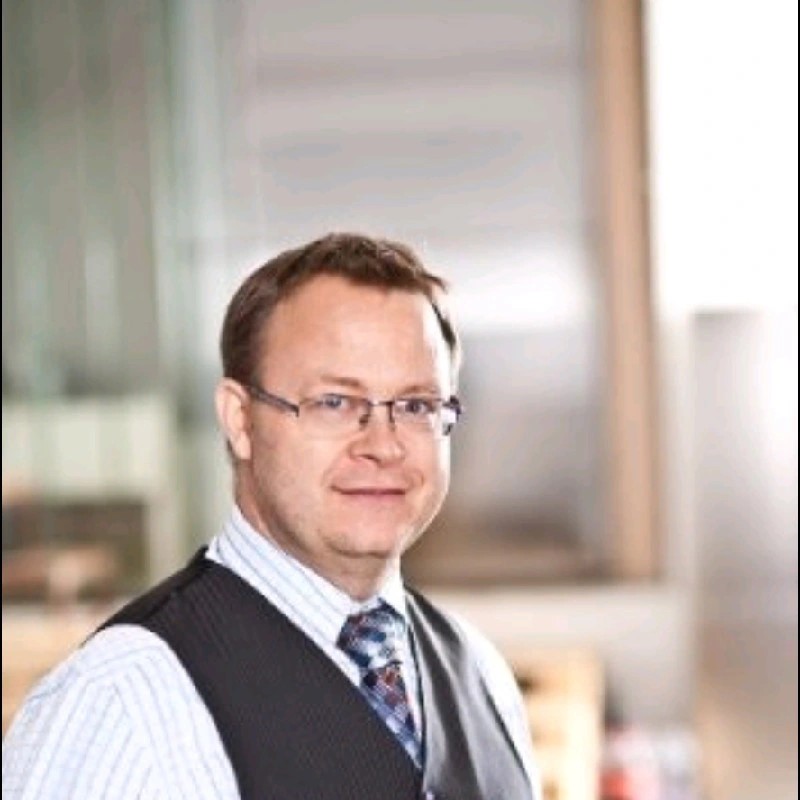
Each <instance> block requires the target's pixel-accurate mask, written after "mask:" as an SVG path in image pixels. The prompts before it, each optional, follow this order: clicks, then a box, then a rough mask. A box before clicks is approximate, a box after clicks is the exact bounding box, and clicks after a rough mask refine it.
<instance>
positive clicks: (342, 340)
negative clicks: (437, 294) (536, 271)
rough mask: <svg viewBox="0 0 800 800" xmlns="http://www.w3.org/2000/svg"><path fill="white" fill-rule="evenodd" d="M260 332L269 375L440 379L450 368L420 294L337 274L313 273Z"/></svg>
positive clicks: (429, 308) (367, 382)
mask: <svg viewBox="0 0 800 800" xmlns="http://www.w3.org/2000/svg"><path fill="white" fill-rule="evenodd" d="M263 335H264V339H263V342H262V344H263V345H264V347H263V350H262V352H263V354H264V356H263V359H262V371H264V370H266V371H268V372H269V374H270V377H273V376H276V375H277V376H279V377H283V378H286V377H291V378H293V379H297V380H313V379H314V378H315V377H318V376H320V375H330V374H340V375H341V377H346V378H348V379H355V380H359V381H361V382H363V383H364V384H365V385H372V384H375V383H376V382H377V383H380V382H382V381H383V382H385V383H387V384H388V383H393V382H401V383H402V382H404V381H427V382H433V381H435V382H436V383H437V384H441V383H442V381H445V380H446V373H447V372H448V371H449V360H450V359H449V351H448V348H447V344H446V343H445V341H444V337H443V335H442V332H441V329H440V327H439V321H438V319H437V317H436V314H435V312H434V310H433V308H432V306H431V304H430V302H429V301H428V299H427V298H426V297H425V296H424V295H422V294H418V293H412V292H408V291H402V290H395V289H383V288H379V287H371V286H361V285H357V284H354V283H352V282H350V281H348V280H346V279H344V278H339V277H334V276H328V275H323V276H318V277H316V278H314V279H312V280H311V281H309V282H308V283H307V284H304V285H303V286H301V287H300V288H298V289H297V290H296V291H295V292H294V293H293V294H291V295H290V296H289V297H288V298H287V299H285V300H283V301H282V302H281V303H279V304H278V306H277V307H276V308H275V310H274V312H273V314H272V316H271V317H270V319H269V321H268V322H267V325H266V328H265V331H264V332H263Z"/></svg>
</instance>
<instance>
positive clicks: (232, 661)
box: [103, 551, 531, 800]
mask: <svg viewBox="0 0 800 800" xmlns="http://www.w3.org/2000/svg"><path fill="white" fill-rule="evenodd" d="M408 608H409V615H410V619H411V625H412V630H413V634H414V641H415V645H416V655H417V661H418V667H419V674H420V681H421V688H422V700H423V717H424V720H425V751H426V752H425V766H424V770H423V771H422V772H420V771H419V770H418V769H417V768H416V767H415V766H414V764H413V762H412V761H411V759H410V758H409V757H408V756H407V754H406V752H405V750H404V749H403V748H402V747H401V745H400V744H399V743H398V742H397V740H396V739H395V738H394V736H393V735H392V733H391V732H390V731H389V729H388V728H387V727H386V725H385V724H384V723H383V721H382V720H381V719H380V718H379V717H378V716H377V714H376V713H375V712H374V711H373V710H372V708H371V707H370V706H369V705H368V703H367V702H366V701H365V699H364V698H363V697H362V695H361V693H360V692H359V690H358V688H357V687H355V686H354V685H353V684H352V683H351V682H350V681H349V680H348V679H347V677H346V676H345V675H344V674H343V673H342V672H341V670H340V669H339V668H338V667H337V666H336V665H335V664H333V663H332V662H331V660H330V659H329V658H328V657H327V656H326V655H325V654H324V653H323V652H322V651H321V650H320V649H319V648H318V647H317V646H316V645H315V644H314V643H313V642H312V641H311V640H310V639H309V638H308V637H307V636H306V635H305V634H304V633H302V632H301V631H300V630H299V629H298V628H296V627H295V626H294V625H293V624H292V623H291V622H290V621H289V620H288V619H286V617H285V616H283V614H281V613H280V612H279V611H278V610H277V609H276V608H275V607H274V606H273V605H272V604H271V603H270V602H269V601H268V600H266V598H264V597H263V596H262V595H261V594H259V593H258V592H257V591H256V590H255V589H253V588H252V587H251V586H250V585H249V584H248V583H246V582H245V581H244V580H242V579H241V578H239V577H238V576H237V575H235V574H234V573H233V572H231V571H230V570H228V569H227V568H225V567H222V566H220V565H218V564H216V563H214V562H212V561H209V560H208V559H206V558H204V557H203V553H202V551H201V553H199V554H198V556H197V557H195V558H194V559H193V560H192V562H191V563H190V564H189V565H188V566H187V567H186V568H185V569H183V570H182V571H180V572H178V573H177V574H176V575H174V576H172V577H171V578H169V579H167V580H166V581H165V582H164V583H162V584H160V585H159V586H157V587H156V588H154V589H152V590H151V591H149V592H147V593H146V594H144V595H143V596H142V597H140V598H138V599H137V600H134V601H133V602H132V603H130V604H129V605H127V606H126V607H125V608H123V609H122V610H121V611H119V612H118V613H117V614H115V615H114V616H113V617H112V618H111V619H110V620H109V621H108V622H106V623H105V625H104V626H103V627H108V626H110V625H114V624H119V623H128V624H138V625H142V626H143V627H145V628H147V629H149V630H151V631H152V632H153V633H155V634H157V635H158V636H160V637H161V638H162V639H163V640H164V641H165V642H166V643H167V644H168V645H169V646H170V648H171V649H172V650H173V651H174V652H175V654H176V655H177V656H178V658H179V659H180V661H181V663H182V664H183V666H184V668H185V669H186V671H187V672H188V674H189V675H190V676H191V678H192V680H193V681H194V684H195V686H196V687H197V690H198V692H199V693H200V696H201V697H202V698H203V701H204V702H205V704H206V705H207V707H208V709H209V711H210V712H211V715H212V717H213V718H214V721H215V723H216V726H217V729H218V731H219V733H220V737H221V739H222V742H223V744H224V746H225V750H226V752H227V754H228V757H229V758H230V761H231V764H232V765H233V769H234V772H235V774H236V777H237V780H238V784H239V791H240V793H241V796H242V798H244V799H245V800H420V799H421V798H430V799H431V800H433V799H434V798H435V800H530V798H531V791H530V787H529V784H528V781H527V778H526V775H525V772H524V770H523V768H522V765H521V762H520V760H519V757H518V755H517V753H516V750H515V749H514V747H513V745H512V744H511V741H510V739H509V737H508V734H507V732H506V730H505V727H504V726H503V724H502V722H501V721H500V718H499V716H498V713H497V710H496V708H495V706H494V704H493V702H492V700H491V697H490V695H489V693H488V691H487V689H486V686H485V685H484V682H483V680H482V678H481V676H480V674H479V672H478V670H477V668H476V666H475V664H474V662H473V660H472V658H471V657H470V654H469V650H468V646H467V644H466V642H465V641H464V639H463V637H462V635H461V634H460V633H459V631H458V630H457V628H456V627H454V626H453V624H452V623H451V622H450V621H449V620H448V619H447V618H446V617H445V616H443V615H442V614H441V613H440V612H439V611H437V610H436V609H435V608H433V607H432V606H431V605H430V603H428V602H427V601H426V600H424V598H422V597H421V596H419V595H417V594H416V593H411V592H409V594H408Z"/></svg>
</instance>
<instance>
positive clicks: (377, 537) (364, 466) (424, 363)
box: [239, 276, 453, 583]
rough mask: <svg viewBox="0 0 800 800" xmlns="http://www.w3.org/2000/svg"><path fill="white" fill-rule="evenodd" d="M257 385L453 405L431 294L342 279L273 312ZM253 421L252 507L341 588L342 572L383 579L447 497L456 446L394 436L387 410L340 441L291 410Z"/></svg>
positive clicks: (291, 394) (251, 413)
mask: <svg viewBox="0 0 800 800" xmlns="http://www.w3.org/2000/svg"><path fill="white" fill-rule="evenodd" d="M259 380H260V382H261V384H262V386H263V388H265V389H266V390H267V391H269V392H271V393H273V394H277V395H280V396H281V397H284V398H286V399H289V400H291V401H292V402H295V403H296V402H298V401H300V400H303V399H305V398H308V397H312V396H316V395H319V394H323V393H328V392H333V393H341V394H351V395H361V396H364V397H369V398H372V399H376V400H385V399H392V398H396V397H407V396H409V395H412V396H420V395H422V396H434V397H443V398H447V397H449V396H450V394H451V393H452V388H453V387H452V385H451V381H452V377H451V362H450V356H449V352H448V349H447V345H446V343H445V341H444V339H443V337H442V334H441V331H440V328H439V324H438V321H437V319H436V316H435V314H434V312H433V309H432V308H431V306H430V304H429V302H428V301H427V299H426V298H425V297H424V296H422V295H418V294H412V293H409V292H402V291H385V290H382V289H375V288H371V287H363V286H357V285H354V284H352V283H350V282H348V281H346V280H344V279H342V278H337V277H332V276H319V277H317V278H314V279H313V280H312V281H310V282H309V283H308V284H306V285H305V286H303V287H301V288H300V289H299V290H298V291H297V292H296V293H295V294H293V295H292V296H291V297H290V298H289V299H287V300H286V301H284V302H282V303H281V304H279V305H278V307H277V308H276V309H275V311H274V313H273V315H272V317H271V319H270V321H269V322H268V324H267V329H266V336H265V339H264V357H263V363H262V368H261V370H260V372H259ZM244 414H245V419H246V420H247V423H248V424H247V428H248V440H247V448H246V449H245V450H244V451H243V452H244V454H245V455H246V456H247V458H246V460H245V463H244V464H242V465H241V468H242V469H243V470H245V476H244V477H245V480H244V481H241V482H240V494H244V495H246V496H240V498H239V502H240V504H241V505H242V506H243V510H244V511H245V513H246V514H248V511H249V516H250V517H251V521H252V522H255V523H256V524H257V526H258V527H261V528H262V530H264V529H265V530H266V531H268V532H269V534H270V535H271V536H272V537H273V538H274V539H275V540H276V541H277V542H278V543H279V544H280V545H281V546H282V547H283V548H284V549H286V550H287V551H289V552H290V553H292V554H293V555H294V556H295V557H297V558H298V559H299V560H301V561H302V562H304V563H306V564H307V565H309V566H311V567H312V568H313V569H315V570H316V571H317V572H319V573H320V574H322V575H325V576H326V577H328V578H329V579H331V580H333V582H335V583H339V581H337V577H339V576H340V573H342V572H344V573H352V574H360V573H362V572H367V573H369V572H370V571H372V572H374V573H375V574H378V573H382V572H383V571H384V570H385V568H386V567H387V565H390V564H392V563H394V562H395V561H396V559H397V558H399V556H400V554H401V553H402V552H403V551H404V550H405V549H406V548H407V547H408V546H409V545H410V544H411V543H412V542H413V541H414V540H415V539H416V538H417V536H419V534H420V533H421V532H422V531H423V530H424V529H425V527H426V526H427V525H428V523H429V522H430V521H431V519H432V518H433V516H434V515H435V514H436V512H437V511H438V509H439V507H440V505H441V503H442V500H443V499H444V496H445V493H446V491H447V485H448V480H449V461H450V452H449V443H448V441H447V439H443V438H437V436H436V435H434V434H433V433H431V432H429V431H427V430H414V429H412V430H407V429H406V428H405V427H404V426H402V425H401V426H398V427H397V428H394V427H393V426H392V425H391V424H390V423H389V420H388V416H387V412H386V409H385V408H382V407H381V408H376V409H374V410H373V413H372V416H371V418H370V420H369V422H368V423H367V424H366V425H365V426H364V427H363V428H362V429H360V430H357V431H354V432H353V433H352V434H351V435H344V436H338V437H335V438H318V437H314V436H310V435H308V433H307V432H306V431H305V430H304V427H303V425H302V421H301V420H299V419H298V418H297V417H295V416H294V415H292V414H291V413H285V412H283V411H281V410H279V409H276V408H274V407H272V406H269V405H265V404H263V403H257V402H255V401H253V400H251V399H247V400H245V401H244ZM239 455H240V456H241V455H242V453H239ZM253 517H256V519H252V518H253Z"/></svg>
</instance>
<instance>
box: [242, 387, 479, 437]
mask: <svg viewBox="0 0 800 800" xmlns="http://www.w3.org/2000/svg"><path fill="white" fill-rule="evenodd" d="M244 388H245V390H246V391H247V393H248V394H249V395H250V396H251V397H252V398H253V399H254V400H257V401H258V402H260V403H265V404H267V405H270V406H273V407H274V408H277V409H279V410H281V411H286V412H289V413H291V414H294V415H295V417H297V419H298V420H299V421H300V423H301V424H302V425H303V427H304V429H305V431H306V433H308V434H309V435H310V436H315V437H320V438H335V437H337V436H347V435H352V434H354V433H358V432H359V431H361V430H363V429H364V428H365V427H366V426H367V424H368V423H369V421H370V418H371V417H372V412H373V410H374V409H376V408H378V406H386V411H387V413H388V415H389V423H390V424H391V425H392V427H393V428H396V427H398V426H400V427H402V428H404V429H406V430H411V431H417V432H421V433H432V434H433V435H434V436H437V437H440V438H444V437H445V436H449V435H450V433H451V432H452V430H453V428H454V427H455V425H456V423H457V422H458V418H459V417H460V416H461V414H462V413H463V408H462V406H461V403H460V401H459V399H458V398H457V397H455V396H451V397H449V398H448V399H447V400H444V399H442V398H441V397H398V398H396V399H394V400H370V399H369V398H368V397H357V396H355V395H349V394H338V393H336V392H326V393H325V394H320V395H315V396H314V397H307V398H305V399H303V400H300V401H299V402H297V403H292V402H291V401H289V400H286V399H285V398H283V397H278V395H276V394H272V393H271V392H267V391H265V390H264V389H262V388H261V387H260V386H255V385H253V384H245V385H244Z"/></svg>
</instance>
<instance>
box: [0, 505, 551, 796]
mask: <svg viewBox="0 0 800 800" xmlns="http://www.w3.org/2000/svg"><path fill="white" fill-rule="evenodd" d="M207 555H208V557H209V558H210V559H212V560H214V561H216V562H218V563H219V564H222V565H223V566H225V567H227V568H228V569H230V570H232V571H233V572H235V573H236V574H237V575H239V576H240V577H241V578H242V579H244V580H245V581H247V582H248V583H249V584H250V585H251V586H253V588H255V589H256V590H257V591H258V592H260V593H261V594H262V595H264V596H265V597H266V598H267V599H268V600H269V601H270V602H271V603H272V604H273V605H275V606H276V607H277V608H278V609H279V610H280V611H281V612H282V613H283V614H284V615H285V616H286V617H288V618H289V619H290V620H291V621H292V622H293V623H294V624H295V625H296V626H297V627H298V628H300V629H301V630H303V631H304V632H305V633H306V635H307V636H308V637H309V638H310V639H311V640H312V641H313V642H314V643H315V644H316V645H317V646H318V647H319V648H320V649H321V650H322V651H323V652H324V653H325V654H326V655H327V656H328V657H329V658H330V659H331V660H332V661H333V662H334V663H335V664H336V665H337V666H338V667H339V669H341V670H342V672H344V673H345V675H347V677H348V678H349V679H350V681H351V682H352V683H353V684H354V685H356V686H358V684H359V682H360V673H359V670H358V668H357V667H356V665H355V664H354V663H353V662H352V661H351V660H350V658H349V657H348V656H347V655H346V654H345V653H343V652H342V651H341V650H340V649H339V648H338V647H337V645H336V642H337V638H338V636H339V631H340V630H341V627H342V625H343V624H344V621H345V619H346V618H347V617H348V616H349V615H350V614H354V613H357V612H359V611H364V610H367V609H369V608H372V607H373V606H374V605H376V604H377V603H379V602H381V601H385V602H387V603H389V605H391V606H392V607H393V608H394V609H395V610H396V611H397V612H398V613H399V614H400V615H401V616H402V618H403V619H404V620H406V619H407V616H406V604H405V593H404V590H403V584H402V580H401V577H400V574H399V572H396V573H394V574H392V575H391V576H390V578H389V579H388V580H387V581H386V583H385V585H384V586H383V588H382V589H381V591H380V593H379V594H378V595H376V596H375V597H373V598H371V599H370V600H368V601H366V602H363V603H359V602H356V601H354V600H352V599H351V598H350V597H348V596H347V595H346V594H344V593H343V592H341V591H340V590H339V589H337V588H336V587H335V586H333V585H332V584H330V583H328V582H327V581H326V580H324V579H323V578H321V577H320V576H319V575H317V574H316V573H314V572H312V571H311V570H309V569H308V568H307V567H305V566H304V565H302V564H300V563H299V562H298V561H296V560H295V559H294V558H292V557H291V556H289V555H287V554H286V553H285V552H284V551H282V550H281V549H279V548H278V547H276V546H275V545H274V544H273V543H272V542H271V541H270V540H269V539H267V538H265V537H264V536H261V535H260V534H259V533H257V532H256V531H255V530H254V529H253V528H252V527H251V526H250V524H249V523H248V522H247V520H246V519H245V518H244V516H243V515H242V514H241V512H240V511H239V510H238V508H234V509H233V511H232V513H231V516H230V517H229V519H228V521H227V522H226V523H225V525H224V526H223V529H222V531H221V533H220V534H219V535H218V536H217V537H215V538H214V539H213V540H212V542H211V544H210V545H209V548H208V553H207ZM465 633H466V634H467V635H468V636H469V637H470V640H471V642H474V646H475V652H476V657H477V658H478V659H479V662H478V663H479V665H480V667H481V671H482V673H483V675H484V678H485V680H486V682H487V685H488V686H489V689H490V691H491V692H492V694H493V696H494V699H495V702H496V704H497V706H498V709H499V711H500V714H501V716H502V717H503V720H504V722H505V724H506V727H507V729H508V731H509V733H510V735H511V737H512V739H513V741H514V742H515V745H516V746H517V749H518V750H519V751H520V754H521V756H522V758H523V761H524V763H525V764H526V769H527V771H528V774H529V776H530V778H531V784H532V797H538V794H537V792H536V791H535V786H536V783H537V781H536V775H535V770H534V768H533V761H532V755H531V752H530V736H529V734H528V729H527V724H526V720H525V713H524V709H523V707H522V704H521V702H520V697H519V693H518V692H517V690H516V687H515V685H514V682H513V677H512V676H511V674H510V671H509V670H508V668H507V666H506V665H505V662H503V661H502V659H501V658H500V657H499V655H498V654H497V652H496V651H495V650H494V649H493V648H492V647H491V645H489V644H488V642H486V640H485V639H483V638H482V637H481V636H480V635H479V634H477V632H476V631H474V630H473V629H471V628H469V627H465ZM399 654H400V658H401V662H402V663H401V669H402V671H403V677H404V680H405V682H406V686H407V687H409V690H410V695H411V697H410V704H411V708H412V713H413V714H414V716H415V719H416V722H417V725H418V728H417V729H418V730H420V729H423V727H422V725H421V724H420V708H421V704H420V695H419V681H418V675H417V671H416V667H415V661H414V658H413V657H412V643H411V639H410V636H409V635H408V630H407V629H406V636H405V637H404V638H403V639H402V640H401V642H400V653H399ZM238 797H239V793H238V790H237V787H236V778H235V776H234V773H233V769H232V767H231V764H230V761H229V760H228V757H227V755H226V753H225V750H224V748H223V745H222V741H221V739H220V737H219V734H218V732H217V729H216V726H215V724H214V721H213V719H212V717H211V715H210V714H209V712H208V710H207V708H206V707H205V705H204V703H203V701H202V699H201V698H200V696H199V694H198V693H197V690H196V689H195V686H194V684H193V682H192V680H191V678H190V677H189V676H188V674H187V673H186V671H185V670H184V668H183V666H182V665H181V663H180V662H179V661H178V659H177V658H176V656H175V655H174V653H173V652H172V651H171V650H170V648H169V647H168V646H167V645H166V644H165V643H164V642H163V641H162V640H161V639H160V638H158V636H156V635H155V634H153V633H151V632H150V631H147V630H145V629H144V628H141V627H139V626H136V625H117V626H114V627H111V628H108V629H106V630H103V631H101V632H100V633H98V634H97V635H95V636H94V637H92V638H91V639H90V640H89V641H88V642H87V643H86V644H85V645H84V646H83V647H81V648H80V649H79V650H77V651H76V652H75V653H74V654H73V655H72V656H70V657H69V658H68V659H67V660H66V661H64V662H63V663H61V664H60V665H59V666H58V667H56V668H55V669H54V670H53V671H52V672H51V673H50V674H48V675H47V676H46V677H45V678H44V679H42V681H41V682H40V683H39V684H38V685H37V686H36V687H35V688H34V689H33V690H32V692H31V693H30V694H29V695H28V697H27V698H26V701H25V703H24V704H23V706H22V708H21V710H20V712H19V713H18V715H17V717H16V719H15V720H14V723H13V725H12V727H11V729H10V730H9V732H8V736H7V737H6V739H5V740H4V742H3V798H4V799H7V800H33V799H34V798H37V799H38V798H48V800H50V799H51V798H52V800H57V799H59V798H65V799H66V798H75V799H76V800H77V798H80V799H81V800H86V798H110V799H111V800H115V799H116V798H119V799H120V800H133V798H137V799H141V800H150V798H152V799H153V800H156V798H157V799H158V800H189V799H190V798H191V800H204V799H205V798H207V799H208V800H234V799H235V798H238Z"/></svg>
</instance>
